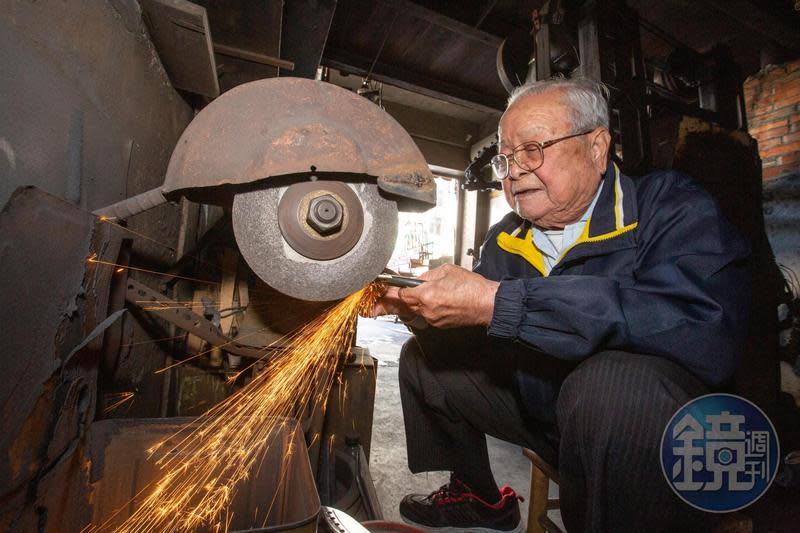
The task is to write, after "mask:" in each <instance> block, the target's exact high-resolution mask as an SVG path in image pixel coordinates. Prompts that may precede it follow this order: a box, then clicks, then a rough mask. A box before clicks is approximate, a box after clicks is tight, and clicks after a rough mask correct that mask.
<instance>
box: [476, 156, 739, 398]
mask: <svg viewBox="0 0 800 533" xmlns="http://www.w3.org/2000/svg"><path fill="white" fill-rule="evenodd" d="M603 179H604V183H605V185H604V186H603V189H602V191H601V193H600V197H599V198H598V201H597V204H596V205H595V209H594V211H593V213H592V216H591V218H590V219H589V221H588V223H587V225H586V227H585V229H584V231H583V234H582V235H581V237H580V238H579V239H578V241H577V242H576V243H575V244H574V245H573V246H571V247H570V248H568V249H567V250H565V252H564V253H562V256H561V258H560V259H559V261H558V262H557V263H556V265H555V266H554V267H553V269H552V271H551V272H550V273H549V275H547V274H545V273H544V270H543V266H542V265H543V259H542V254H541V252H539V250H538V249H536V247H535V245H534V244H533V242H532V240H531V235H530V222H527V221H525V220H523V219H522V218H520V217H519V216H518V215H516V214H515V213H509V214H508V215H507V216H506V217H505V218H503V219H502V220H501V221H500V222H499V223H498V224H496V225H495V226H493V227H492V228H491V229H490V230H489V234H488V236H487V239H486V241H485V242H484V244H483V247H482V249H481V256H480V263H479V264H477V265H476V266H475V269H474V270H475V272H478V273H479V274H481V275H483V276H484V277H486V278H488V279H491V280H495V281H499V282H500V286H499V289H498V291H497V296H496V298H495V308H494V316H493V319H492V322H491V324H490V325H489V328H488V333H489V335H491V336H495V337H500V338H505V339H513V340H515V341H518V342H521V343H524V344H525V345H527V346H529V347H532V348H534V349H536V350H538V351H540V352H544V353H545V354H548V355H550V356H554V357H556V358H559V359H563V360H568V361H574V362H578V361H580V360H582V359H585V358H587V357H589V356H591V355H592V354H594V353H597V352H598V351H601V350H604V349H617V350H624V351H628V352H634V353H640V354H650V355H656V356H661V357H665V358H667V359H670V360H672V361H675V362H677V363H679V364H680V365H682V366H683V367H684V368H686V369H687V370H689V371H690V372H692V373H693V374H694V375H696V376H697V377H699V378H700V379H701V380H703V381H704V382H705V383H707V384H709V385H712V386H717V385H720V384H723V383H724V382H725V381H726V380H727V379H728V378H729V377H730V376H731V375H732V374H733V371H734V369H735V367H736V362H737V355H738V351H739V349H740V348H741V346H742V345H743V343H744V340H745V337H746V334H747V325H746V322H747V309H748V304H749V284H748V279H749V273H748V270H747V258H748V256H749V245H748V244H747V242H746V241H745V240H744V238H743V237H742V236H741V235H740V234H739V233H737V231H736V230H735V229H734V228H733V226H731V225H730V224H729V223H728V222H727V221H726V220H725V219H724V218H723V216H722V213H721V212H720V209H719V207H718V206H717V204H716V202H715V201H714V200H713V199H712V198H711V196H710V195H709V194H708V193H707V192H705V191H704V190H703V189H702V188H700V186H699V185H697V184H696V183H695V182H694V181H693V180H692V179H691V178H689V177H687V176H685V175H683V174H680V173H677V172H672V171H668V172H655V173H652V174H650V175H648V176H645V177H642V178H630V177H628V176H625V175H623V174H621V173H620V172H619V169H618V168H617V167H616V165H609V169H608V171H607V172H606V175H605V176H604V178H603ZM530 378H534V377H533V376H530ZM522 381H523V383H520V385H521V387H522V388H523V389H524V388H525V383H524V382H525V381H526V380H525V379H524V377H523V380H522ZM533 381H535V379H533ZM529 386H534V384H533V383H532V382H531V383H529ZM530 392H533V391H530Z"/></svg>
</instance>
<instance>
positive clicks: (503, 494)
mask: <svg viewBox="0 0 800 533" xmlns="http://www.w3.org/2000/svg"><path fill="white" fill-rule="evenodd" d="M458 489H460V490H458ZM458 489H456V490H455V491H454V490H451V488H450V484H449V483H448V484H446V485H442V486H441V487H439V490H437V491H435V492H433V493H431V495H430V496H428V498H429V499H430V500H431V501H432V502H433V503H435V504H436V505H449V504H452V503H460V502H463V501H466V500H470V499H472V500H477V501H478V502H480V503H481V504H483V505H485V506H486V507H490V508H492V509H502V508H503V507H504V506H505V504H506V499H508V498H518V499H519V500H520V501H523V499H522V497H521V496H517V494H516V493H515V492H514V489H512V488H511V487H509V486H508V485H506V486H504V487H503V488H502V489H500V499H499V500H498V501H497V503H494V504H492V503H488V502H487V501H485V500H483V499H481V498H480V497H478V496H477V495H475V494H474V493H473V492H472V491H471V489H470V488H469V487H468V486H467V485H465V484H464V483H459V487H458Z"/></svg>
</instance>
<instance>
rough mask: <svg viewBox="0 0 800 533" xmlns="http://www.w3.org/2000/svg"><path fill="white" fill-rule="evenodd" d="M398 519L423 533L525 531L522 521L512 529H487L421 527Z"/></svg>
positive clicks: (520, 532) (508, 532)
mask: <svg viewBox="0 0 800 533" xmlns="http://www.w3.org/2000/svg"><path fill="white" fill-rule="evenodd" d="M400 518H402V519H403V522H405V523H406V524H408V525H410V526H414V527H418V528H420V529H422V530H424V531H434V532H436V533H522V532H523V531H525V528H524V527H523V526H522V520H520V521H519V524H517V527H515V528H514V529H490V528H488V527H470V528H463V527H449V526H448V527H427V526H423V525H422V524H417V523H416V522H412V521H411V520H408V519H407V518H406V517H405V516H403V515H400Z"/></svg>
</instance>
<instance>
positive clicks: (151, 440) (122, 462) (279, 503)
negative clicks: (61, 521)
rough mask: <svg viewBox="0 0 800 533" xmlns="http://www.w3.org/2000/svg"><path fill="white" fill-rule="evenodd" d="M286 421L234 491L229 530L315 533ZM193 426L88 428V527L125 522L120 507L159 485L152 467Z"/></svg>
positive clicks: (176, 422) (294, 429)
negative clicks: (183, 431)
mask: <svg viewBox="0 0 800 533" xmlns="http://www.w3.org/2000/svg"><path fill="white" fill-rule="evenodd" d="M286 420H287V422H288V423H287V424H276V426H275V428H276V429H275V431H274V432H273V434H272V437H271V439H272V440H271V442H270V445H269V446H267V447H266V449H265V452H264V457H263V458H262V460H260V461H258V462H256V464H255V465H254V466H253V470H252V472H251V473H250V476H249V477H248V479H247V480H246V481H244V482H242V483H241V484H240V486H238V487H237V490H236V493H235V495H234V497H233V501H232V502H231V506H230V508H229V516H230V517H231V518H232V523H231V524H230V525H229V529H230V530H250V528H263V529H258V531H294V532H298V533H299V532H309V533H313V532H314V531H316V519H317V515H318V514H319V510H320V501H319V496H318V495H317V489H316V486H315V484H314V477H313V475H312V473H311V466H310V465H309V462H308V455H307V454H306V453H305V449H306V445H305V442H304V440H303V434H302V432H301V431H300V428H299V426H298V424H297V422H296V421H294V420H288V419H286ZM192 421H193V419H192V418H167V419H163V418H162V419H139V420H132V419H127V420H122V419H111V420H102V421H100V422H95V423H94V424H92V428H91V432H90V437H91V446H90V453H91V459H92V461H91V469H90V476H91V495H92V496H91V512H92V514H93V517H92V522H93V523H95V524H100V523H103V522H105V521H106V520H108V519H111V521H110V523H109V524H108V525H107V528H108V530H111V529H113V528H114V527H115V526H118V525H119V524H121V523H122V522H123V521H124V520H125V519H126V518H127V517H128V514H129V513H130V511H131V508H132V506H126V505H125V504H126V503H127V502H129V501H131V500H132V499H133V498H134V496H136V495H137V493H139V491H141V490H145V491H146V488H147V486H148V485H150V484H151V483H153V482H154V481H156V480H157V479H158V477H159V469H158V466H157V465H156V464H155V461H157V460H158V459H159V458H161V457H162V456H163V455H165V454H167V453H170V450H171V446H172V445H174V444H176V443H177V442H178V441H180V439H181V438H182V436H183V435H184V434H181V436H176V433H177V431H178V430H180V429H181V428H183V427H185V426H186V425H187V424H191V423H192ZM262 423H263V421H262ZM160 442H164V445H162V446H160V447H159V451H156V452H155V453H154V454H153V456H150V457H148V453H147V450H148V449H150V448H151V447H153V446H154V445H155V444H157V443H160ZM290 450H295V451H298V452H297V453H290ZM114 513H116V514H114ZM112 515H113V517H112ZM254 531H255V530H254Z"/></svg>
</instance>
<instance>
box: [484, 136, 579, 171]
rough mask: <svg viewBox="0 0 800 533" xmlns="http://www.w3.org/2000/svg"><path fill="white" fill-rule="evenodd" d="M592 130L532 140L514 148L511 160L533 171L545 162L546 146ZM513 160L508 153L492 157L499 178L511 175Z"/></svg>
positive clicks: (522, 167) (524, 168) (493, 167)
mask: <svg viewBox="0 0 800 533" xmlns="http://www.w3.org/2000/svg"><path fill="white" fill-rule="evenodd" d="M592 131H594V130H589V131H584V132H582V133H573V134H572V135H567V136H566V137H560V138H558V139H552V140H550V141H545V142H538V141H530V142H526V143H522V144H520V145H519V146H517V147H516V148H514V150H513V151H512V152H511V156H510V157H511V160H513V161H514V163H516V165H517V166H518V167H519V168H521V169H523V170H526V171H528V172H532V171H534V170H536V169H537V168H539V167H540V166H542V165H543V164H544V149H545V148H547V147H548V146H553V145H554V144H556V143H559V142H561V141H566V140H567V139H572V138H573V137H580V136H581V135H586V134H587V133H592ZM511 160H509V156H507V155H506V154H497V155H496V156H494V157H493V158H492V160H491V165H492V170H494V173H495V175H496V176H497V177H498V178H499V179H501V180H504V179H506V178H507V177H508V176H509V172H510V171H511Z"/></svg>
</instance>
